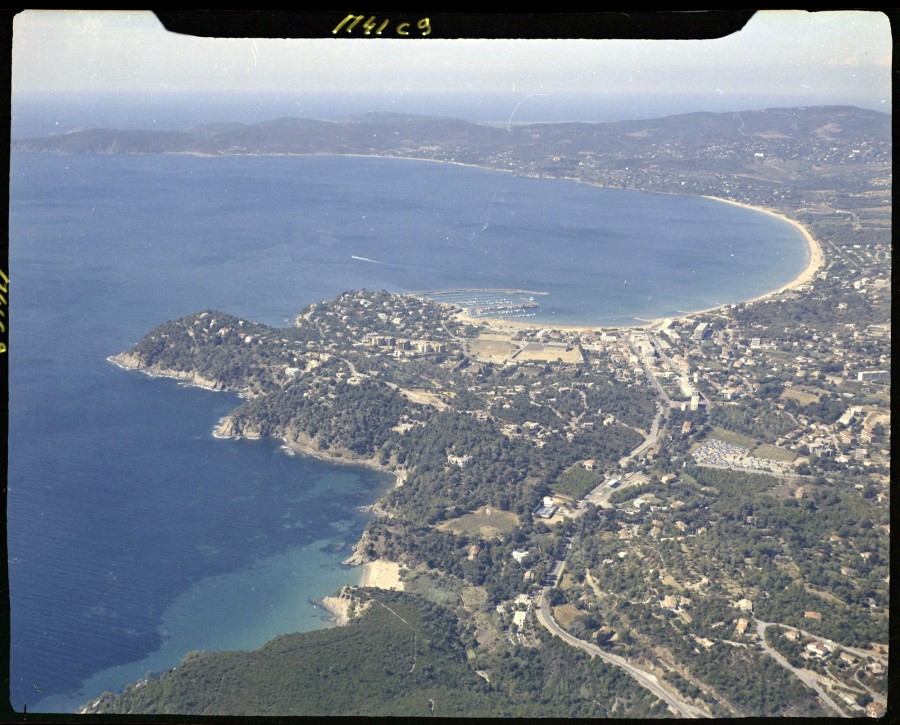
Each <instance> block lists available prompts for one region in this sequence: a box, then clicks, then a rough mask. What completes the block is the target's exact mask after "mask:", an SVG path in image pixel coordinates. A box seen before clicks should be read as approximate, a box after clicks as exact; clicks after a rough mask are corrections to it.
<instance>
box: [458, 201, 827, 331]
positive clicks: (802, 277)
mask: <svg viewBox="0 0 900 725" xmlns="http://www.w3.org/2000/svg"><path fill="white" fill-rule="evenodd" d="M703 198H705V199H711V200H713V201H720V202H722V203H724V204H732V205H733V206H739V207H742V208H744V209H749V210H751V211H757V212H760V213H762V214H768V215H769V216H773V217H775V218H776V219H780V220H781V221H784V222H787V223H788V224H790V225H791V226H793V227H794V228H795V229H797V230H798V231H799V232H800V233H801V234H802V235H803V239H804V240H805V241H806V248H807V250H808V252H809V259H808V260H807V263H806V267H805V268H804V269H803V271H802V272H800V274H798V275H797V276H796V277H794V279H792V280H791V281H790V282H788V283H787V284H784V285H782V286H781V287H779V288H778V289H774V290H771V291H770V292H766V293H765V294H761V295H759V296H758V297H754V298H753V299H749V300H735V301H734V302H728V303H723V304H721V305H714V306H713V307H707V308H704V309H702V310H694V311H691V312H682V313H679V314H677V315H670V316H668V317H665V318H663V317H659V318H651V319H646V320H641V322H640V324H634V325H557V324H555V323H552V322H525V321H522V320H503V319H499V318H495V317H473V316H472V315H470V314H468V313H466V312H460V313H458V314H456V315H455V317H456V319H457V320H459V321H460V322H465V323H469V324H472V325H476V326H477V325H479V324H481V323H487V324H488V325H490V326H491V328H493V329H497V330H504V329H505V330H510V331H518V330H540V329H544V328H546V329H550V330H560V331H563V332H581V333H588V332H596V331H597V330H600V329H604V330H616V329H641V328H648V327H653V326H654V325H658V324H660V323H662V321H663V320H664V319H680V318H684V317H689V316H692V315H702V314H706V313H709V312H715V311H716V310H721V309H723V308H724V307H730V306H731V305H734V304H748V303H753V302H760V301H762V300H766V299H769V298H770V297H773V296H775V295H778V294H781V293H782V292H786V291H787V290H790V289H794V288H796V287H802V286H803V285H805V284H809V283H810V282H812V281H813V279H814V278H815V276H816V272H818V271H819V269H820V268H821V266H822V264H823V263H824V261H825V254H824V252H823V251H822V245H821V244H819V242H818V241H817V240H816V239H815V238H814V237H813V236H812V234H810V232H809V230H808V229H807V228H806V227H804V226H803V225H802V224H801V223H800V222H798V221H796V220H794V219H791V218H790V217H787V216H785V215H784V214H781V213H779V212H777V211H773V210H771V209H766V208H764V207H760V206H751V205H750V204H744V203H742V202H739V201H732V200H731V199H722V198H720V197H717V196H704V197H703ZM638 319H639V318H638Z"/></svg>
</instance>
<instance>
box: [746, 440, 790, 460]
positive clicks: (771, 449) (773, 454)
mask: <svg viewBox="0 0 900 725" xmlns="http://www.w3.org/2000/svg"><path fill="white" fill-rule="evenodd" d="M750 455H751V456H756V457H757V458H769V459H771V460H773V461H784V462H785V463H791V462H792V461H794V460H796V458H797V454H796V453H794V451H789V450H787V449H786V448H779V447H778V446H773V445H770V444H768V443H761V444H760V445H758V446H757V447H756V448H754V449H753V450H752V451H750Z"/></svg>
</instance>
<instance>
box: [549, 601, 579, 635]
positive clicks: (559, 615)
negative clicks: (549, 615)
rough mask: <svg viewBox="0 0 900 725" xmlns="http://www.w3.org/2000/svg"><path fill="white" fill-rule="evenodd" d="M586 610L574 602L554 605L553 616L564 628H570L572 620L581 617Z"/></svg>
mask: <svg viewBox="0 0 900 725" xmlns="http://www.w3.org/2000/svg"><path fill="white" fill-rule="evenodd" d="M582 614H584V612H582V611H581V610H580V609H578V608H577V607H576V606H575V605H574V604H560V605H559V606H558V607H553V618H554V619H555V620H556V621H557V622H559V624H560V626H561V627H562V628H563V629H568V628H569V627H570V626H571V624H572V622H574V621H575V620H576V619H577V618H578V617H580V616H581V615H582Z"/></svg>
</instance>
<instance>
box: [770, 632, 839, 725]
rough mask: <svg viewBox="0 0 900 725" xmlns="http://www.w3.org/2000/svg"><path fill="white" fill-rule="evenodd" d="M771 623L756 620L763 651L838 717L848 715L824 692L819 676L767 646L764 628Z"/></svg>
mask: <svg viewBox="0 0 900 725" xmlns="http://www.w3.org/2000/svg"><path fill="white" fill-rule="evenodd" d="M772 624H774V622H763V621H761V620H759V619H757V620H756V632H757V634H758V635H759V641H760V644H761V645H762V648H763V650H764V651H765V653H766V654H767V655H769V656H770V657H772V658H773V659H774V660H775V661H776V662H777V663H778V664H779V665H781V666H782V667H784V668H785V669H786V670H788V671H790V672H791V673H793V674H794V675H795V676H796V677H797V678H798V679H799V680H800V681H801V682H802V683H803V684H804V685H806V686H807V687H811V688H812V689H813V690H815V692H816V694H817V695H818V696H819V699H820V700H821V701H822V702H824V703H825V704H826V705H828V707H830V708H831V709H832V710H834V711H835V712H836V713H837V714H838V716H839V717H849V715H847V713H845V712H844V711H843V710H842V709H841V708H840V707H839V706H838V704H837V703H836V702H835V701H834V700H832V699H831V698H830V697H829V696H828V695H827V694H825V690H823V689H822V687H821V686H820V685H819V678H818V677H817V676H816V675H815V674H814V673H812V672H804V671H803V670H798V669H797V668H796V667H794V666H793V665H792V664H791V663H790V662H788V661H787V660H786V659H785V658H784V657H783V656H782V655H781V654H780V653H778V652H777V651H776V650H774V649H773V648H772V647H770V646H769V643H768V642H766V629H767V628H768V627H770V626H772Z"/></svg>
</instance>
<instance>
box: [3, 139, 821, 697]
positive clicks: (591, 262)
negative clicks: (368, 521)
mask: <svg viewBox="0 0 900 725" xmlns="http://www.w3.org/2000/svg"><path fill="white" fill-rule="evenodd" d="M10 176H11V187H10V278H11V283H10V284H11V290H12V293H11V295H12V303H11V309H10V320H9V323H10V324H9V331H10V352H9V354H10V436H9V496H8V543H9V577H10V605H11V685H10V687H11V695H10V697H11V702H12V705H13V707H14V708H16V709H19V710H20V709H21V708H22V706H23V704H25V703H27V704H28V709H29V710H30V711H39V710H42V709H43V710H46V711H55V710H64V709H66V708H69V707H72V706H73V705H74V704H77V703H80V702H83V701H85V700H87V699H90V698H92V697H96V696H97V695H98V694H100V693H101V692H102V691H103V690H105V689H111V690H115V689H118V688H120V687H121V686H122V685H123V684H124V683H126V682H128V681H133V680H135V679H137V678H139V677H141V676H143V674H144V672H145V671H146V670H154V671H158V670H160V669H164V668H167V667H171V666H174V665H176V664H177V663H178V661H179V660H180V658H181V657H182V656H183V654H184V653H185V652H187V651H188V650H190V649H207V650H215V649H233V648H251V647H256V646H259V645H261V644H262V643H263V642H265V641H267V640H268V639H271V638H272V637H273V636H275V635H276V634H278V633H282V632H287V631H295V630H302V629H310V628H313V627H317V626H324V624H325V622H324V620H323V618H322V616H321V613H320V612H319V611H318V610H317V609H315V608H314V607H312V606H311V605H310V604H309V603H308V599H309V598H310V597H321V596H324V595H326V594H328V593H330V592H331V591H333V590H335V589H336V588H338V587H339V586H340V585H341V584H344V583H352V582H354V581H355V580H356V577H357V575H356V574H355V573H354V572H352V571H347V570H344V569H342V568H341V567H340V560H341V559H342V558H343V557H344V556H346V555H347V552H346V551H343V552H336V551H331V547H330V545H332V544H334V543H335V542H342V541H347V542H351V543H352V542H353V541H355V540H356V538H358V536H359V534H360V532H361V530H362V527H363V526H364V524H365V519H364V518H363V516H362V515H361V514H359V513H358V511H357V509H356V507H358V506H360V505H363V504H366V503H370V502H371V501H373V500H374V499H375V498H377V496H378V495H379V494H380V493H381V492H382V491H383V490H384V487H385V485H387V482H386V481H385V479H384V478H383V477H379V476H376V475H375V474H373V473H371V472H368V471H365V470H362V469H358V468H348V467H338V466H333V465H330V464H326V463H323V462H319V461H315V460H310V459H305V458H302V457H288V456H286V455H284V454H282V453H281V452H279V450H278V445H277V443H276V442H272V441H223V440H216V439H213V438H212V437H211V430H212V428H213V426H214V424H215V423H216V421H217V420H218V419H219V418H220V417H221V416H223V415H225V414H226V413H227V412H228V411H229V410H230V409H231V408H233V407H234V406H235V405H236V404H237V399H236V398H235V397H234V396H231V395H226V394H220V393H212V392H209V391H205V390H200V389H197V388H189V387H184V386H182V385H179V384H177V383H175V382H174V381H169V380H154V379H151V378H148V377H146V376H144V375H141V374H139V373H134V372H127V371H123V370H120V369H118V368H116V367H114V366H113V365H111V364H109V363H108V362H106V357H107V356H108V355H111V354H114V353H116V352H119V351H120V350H122V349H125V348H126V347H128V346H129V345H130V344H132V343H133V342H135V341H137V340H138V339H139V338H140V337H141V336H142V335H143V334H144V333H145V332H147V331H148V330H149V329H150V328H152V327H153V326H154V325H156V324H158V323H160V322H163V321H164V320H167V319H170V318H173V317H178V316H181V315H185V314H188V313H190V312H194V311H197V310H200V309H203V308H209V307H212V308H218V309H222V310H224V311H227V312H230V313H233V314H237V315H242V316H246V317H249V318H251V319H255V320H260V321H262V322H266V323H269V324H276V325H279V324H287V323H288V321H289V320H290V319H291V318H292V317H293V316H294V315H295V314H296V312H297V311H299V310H300V309H301V308H302V307H303V306H304V305H306V304H308V303H310V302H315V301H319V300H323V299H329V298H331V297H334V296H336V295H337V294H339V293H340V292H342V291H345V290H350V289H358V288H362V287H365V288H368V289H382V288H383V289H387V290H390V291H409V290H424V289H450V288H462V287H483V288H505V287H515V288H525V289H533V290H544V291H548V292H550V295H549V296H547V297H542V298H540V304H541V308H540V309H541V312H540V314H541V318H539V319H544V320H555V321H558V322H561V323H562V322H569V323H594V324H597V323H606V324H609V323H615V322H633V321H634V317H635V316H640V317H651V316H654V317H655V316H661V315H665V314H674V313H675V312H676V311H678V310H691V309H699V308H702V307H707V306H709V305H711V304H716V303H720V302H731V301H737V300H741V299H747V298H750V297H753V296H756V295H758V294H760V293H762V292H765V291H767V290H770V289H773V288H775V287H778V286H780V285H781V284H783V283H784V282H786V281H787V280H789V279H790V278H792V277H793V276H795V275H796V273H797V272H799V271H800V270H801V269H802V268H803V266H804V264H805V260H806V254H807V252H806V249H805V246H804V244H803V242H802V239H801V237H800V236H799V234H798V232H797V231H796V230H794V229H793V228H792V227H790V226H789V225H787V224H785V223H782V222H779V221H777V220H773V219H771V218H768V217H766V216H764V215H761V214H758V213H755V212H750V211H747V210H743V209H739V208H735V207H732V206H729V205H725V204H721V203H718V202H714V201H711V200H706V199H690V198H679V197H669V196H660V195H649V194H637V193H633V192H626V191H617V190H599V189H591V188H588V187H585V186H579V185H577V184H575V183H573V182H565V181H547V180H536V179H522V178H516V177H513V176H511V175H508V174H501V173H497V172H488V171H483V170H478V169H470V168H462V167H455V166H448V165H441V164H430V163H426V162H411V161H400V160H385V159H360V158H333V157H307V158H297V157H293V158H291V157H249V158H234V157H233V158H199V157H191V156H166V157H160V156H97V157H93V156H71V157H63V156H51V155H41V154H14V155H13V157H12V160H11V175H10ZM354 256H356V257H365V258H367V259H369V260H372V261H361V260H357V259H353V257H354Z"/></svg>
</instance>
